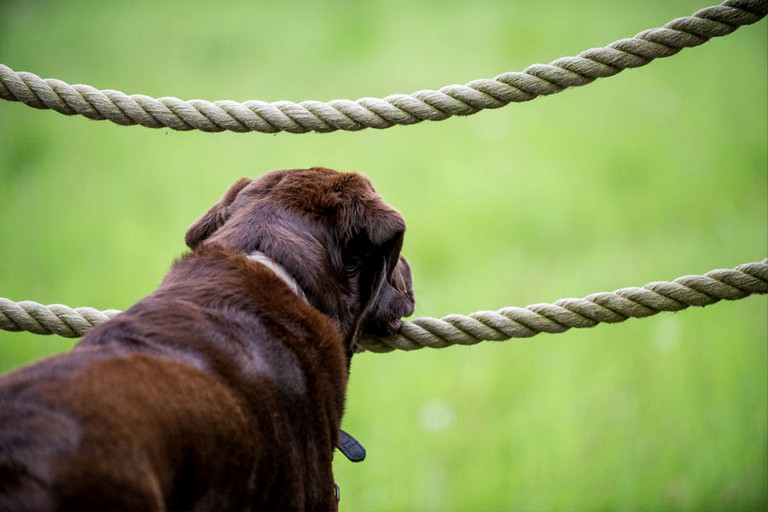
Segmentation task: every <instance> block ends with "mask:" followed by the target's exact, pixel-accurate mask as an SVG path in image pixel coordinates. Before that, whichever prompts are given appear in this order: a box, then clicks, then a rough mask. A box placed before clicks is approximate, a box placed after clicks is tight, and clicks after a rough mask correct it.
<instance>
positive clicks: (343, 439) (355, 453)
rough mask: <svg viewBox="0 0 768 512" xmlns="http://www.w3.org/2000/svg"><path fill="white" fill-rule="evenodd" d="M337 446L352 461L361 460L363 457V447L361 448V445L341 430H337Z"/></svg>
mask: <svg viewBox="0 0 768 512" xmlns="http://www.w3.org/2000/svg"><path fill="white" fill-rule="evenodd" d="M338 448H339V451H340V452H341V453H343V454H344V456H345V457H347V458H348V459H349V460H350V461H352V462H362V461H363V460H364V459H365V448H363V445H361V444H360V443H359V442H357V439H355V438H354V437H352V436H351V435H349V434H347V433H346V432H344V431H343V430H341V431H339V446H338Z"/></svg>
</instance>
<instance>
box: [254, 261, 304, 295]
mask: <svg viewBox="0 0 768 512" xmlns="http://www.w3.org/2000/svg"><path fill="white" fill-rule="evenodd" d="M247 256H248V259H249V260H251V261H255V262H258V263H261V264H262V265H264V266H265V267H267V268H268V269H269V270H271V271H272V272H273V273H274V274H275V275H276V276H277V277H279V278H280V279H282V281H283V282H284V283H285V284H287V285H288V288H290V289H291V291H292V292H293V293H295V294H296V295H298V296H299V297H300V298H301V299H303V300H305V301H306V300H307V296H306V295H305V294H304V291H303V290H302V289H301V286H299V283H297V282H296V280H295V279H294V278H293V276H292V275H291V274H289V273H288V271H287V270H285V268H283V266H282V265H280V264H279V263H278V262H276V261H275V260H273V259H272V258H270V257H269V256H267V255H266V254H264V253H263V252H261V251H253V252H251V253H250V254H247Z"/></svg>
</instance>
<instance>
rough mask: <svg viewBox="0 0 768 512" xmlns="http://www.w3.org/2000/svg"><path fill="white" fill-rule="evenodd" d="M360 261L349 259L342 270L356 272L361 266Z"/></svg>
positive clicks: (350, 272)
mask: <svg viewBox="0 0 768 512" xmlns="http://www.w3.org/2000/svg"><path fill="white" fill-rule="evenodd" d="M362 265H363V264H362V262H361V261H350V262H347V263H345V264H344V272H346V273H347V274H357V273H358V272H359V271H360V267H362Z"/></svg>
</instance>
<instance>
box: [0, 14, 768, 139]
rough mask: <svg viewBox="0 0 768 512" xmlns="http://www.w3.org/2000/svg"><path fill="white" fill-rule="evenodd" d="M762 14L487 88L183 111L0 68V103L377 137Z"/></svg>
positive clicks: (676, 27)
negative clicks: (376, 132)
mask: <svg viewBox="0 0 768 512" xmlns="http://www.w3.org/2000/svg"><path fill="white" fill-rule="evenodd" d="M766 14H768V0H726V1H725V2H723V3H722V4H720V5H716V6H712V7H706V8H704V9H701V10H699V11H697V12H695V13H694V14H692V15H691V16H686V17H683V18H677V19H674V20H672V21H670V22H669V23H667V24H666V25H664V26H663V27H661V28H656V29H649V30H645V31H643V32H640V33H639V34H637V35H636V36H634V37H632V38H628V39H620V40H618V41H615V42H613V43H611V44H609V45H608V46H605V47H603V48H592V49H590V50H586V51H583V52H581V53H580V54H578V55H577V56H576V57H563V58H560V59H557V60H555V61H553V62H551V63H549V64H533V65H531V66H529V67H527V68H526V69H525V70H523V71H522V72H508V73H503V74H501V75H499V76H497V77H496V78H493V79H479V80H474V81H472V82H469V83H467V84H465V85H447V86H445V87H442V88H440V89H438V90H436V91H435V90H422V91H418V92H415V93H413V94H410V95H406V94H392V95H390V96H387V97H385V98H360V99H358V100H356V101H351V100H344V99H341V100H332V101H329V102H320V101H302V102H300V103H293V102H290V101H275V102H272V103H267V102H264V101H258V100H253V101H246V102H242V103H240V102H236V101H230V100H223V101H214V102H210V101H206V100H190V101H183V100H180V99H178V98H174V97H162V98H151V97H149V96H145V95H142V94H132V95H127V94H125V93H122V92H120V91H115V90H98V89H96V88H94V87H91V86H89V85H70V84H68V83H66V82H63V81H61V80H57V79H54V78H47V79H42V78H40V77H39V76H37V75H35V74H33V73H27V72H23V71H21V72H16V71H14V70H12V69H11V68H9V67H8V66H5V65H2V64H0V98H2V99H5V100H9V101H20V102H22V103H24V104H26V105H29V106H30V107H34V108H39V109H52V110H55V111H57V112H59V113H61V114H65V115H76V114H79V115H82V116H85V117H87V118H88V119H94V120H104V119H108V120H110V121H112V122H113V123H117V124H120V125H136V124H138V125H141V126H146V127H148V128H171V129H173V130H201V131H204V132H221V131H225V130H227V131H233V132H249V131H256V132H263V133H276V132H283V131H284V132H290V133H306V132H332V131H336V130H346V131H357V130H362V129H364V128H379V129H383V128H389V127H391V126H395V125H411V124H416V123H420V122H422V121H426V120H429V121H442V120H443V119H448V118H449V117H452V116H468V115H471V114H475V113H477V112H479V111H481V110H484V109H492V108H499V107H503V106H505V105H508V104H509V103H517V102H523V101H530V100H532V99H534V98H537V97H539V96H546V95H550V94H556V93H558V92H561V91H563V90H565V89H567V88H568V87H577V86H581V85H586V84H588V83H591V82H593V81H594V80H595V79H597V78H603V77H609V76H613V75H615V74H617V73H619V72H621V71H623V70H624V69H627V68H637V67H641V66H645V65H646V64H648V63H650V62H651V61H653V60H654V59H656V58H660V57H669V56H670V55H674V54H676V53H677V52H679V51H680V50H682V49H683V48H690V47H693V46H698V45H701V44H703V43H705V42H707V41H709V40H710V39H711V38H713V37H721V36H724V35H727V34H730V33H732V32H733V31H735V30H736V29H738V28H739V27H740V26H743V25H750V24H753V23H756V22H758V21H760V20H761V19H762V18H763V17H765V16H766Z"/></svg>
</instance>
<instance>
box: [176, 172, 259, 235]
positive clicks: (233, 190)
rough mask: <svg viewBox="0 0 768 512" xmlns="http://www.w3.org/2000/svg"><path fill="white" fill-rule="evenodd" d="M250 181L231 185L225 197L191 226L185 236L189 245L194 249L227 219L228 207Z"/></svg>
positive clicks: (246, 180) (241, 180) (244, 179)
mask: <svg viewBox="0 0 768 512" xmlns="http://www.w3.org/2000/svg"><path fill="white" fill-rule="evenodd" d="M249 183H251V180H250V179H248V178H240V179H239V180H237V181H236V182H235V183H233V184H232V186H230V187H229V189H228V190H227V192H226V193H225V194H224V197H222V198H221V200H219V202H218V203H216V204H215V205H213V206H212V207H211V209H210V210H208V212H207V213H206V214H205V215H203V216H202V217H201V218H200V219H199V220H198V221H197V222H195V223H194V224H192V225H191V226H190V227H189V229H188V230H187V234H186V235H185V236H184V241H185V242H186V243H187V247H189V248H190V249H194V248H195V247H197V246H198V245H200V242H202V241H203V240H205V239H206V238H208V237H209V236H211V235H212V234H213V233H215V232H216V230H217V229H219V228H220V227H221V226H222V225H223V224H224V223H225V222H226V221H227V219H228V218H229V215H230V212H229V211H228V208H227V207H228V206H229V205H231V204H232V202H233V201H234V200H235V197H237V194H238V193H239V192H240V191H241V190H243V189H244V188H245V187H246V186H247V185H248V184H249Z"/></svg>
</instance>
